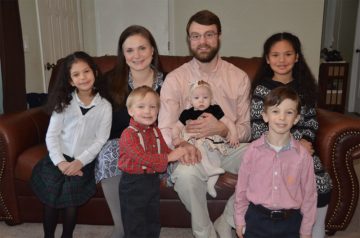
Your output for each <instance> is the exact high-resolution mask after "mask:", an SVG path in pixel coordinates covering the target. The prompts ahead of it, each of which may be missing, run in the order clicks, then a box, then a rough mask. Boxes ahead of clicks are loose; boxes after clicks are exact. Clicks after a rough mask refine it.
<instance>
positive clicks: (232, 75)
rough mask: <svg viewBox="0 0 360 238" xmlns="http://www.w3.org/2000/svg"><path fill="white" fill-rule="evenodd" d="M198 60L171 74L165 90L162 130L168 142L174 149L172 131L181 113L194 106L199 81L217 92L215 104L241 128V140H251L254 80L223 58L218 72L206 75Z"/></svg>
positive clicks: (160, 126) (162, 101)
mask: <svg viewBox="0 0 360 238" xmlns="http://www.w3.org/2000/svg"><path fill="white" fill-rule="evenodd" d="M199 67H200V66H199V63H198V61H197V60H196V59H195V58H194V59H192V60H191V61H190V62H187V63H185V64H183V65H182V66H180V67H179V68H177V69H175V70H174V71H172V72H170V73H169V74H168V75H167V77H166V80H165V81H164V84H163V86H162V89H161V93H160V99H161V107H160V112H159V128H160V129H161V132H162V133H163V136H164V138H165V141H166V143H167V144H168V145H171V130H172V128H173V127H174V126H175V124H176V122H177V121H178V118H179V116H180V113H181V112H182V111H183V110H184V109H188V108H190V107H191V105H190V86H191V85H192V84H193V83H195V82H196V81H198V80H200V79H201V80H204V81H206V82H207V83H209V84H210V86H211V89H212V92H213V103H214V104H218V105H219V106H220V107H221V108H222V110H223V111H224V113H225V116H226V117H227V118H229V119H230V120H231V121H232V122H233V123H234V124H235V125H236V128H237V132H238V135H239V140H240V141H241V142H246V141H248V140H249V139H250V106H249V90H250V80H249V77H248V76H247V74H246V73H245V72H244V71H242V70H241V69H239V68H237V67H236V66H234V65H233V64H230V63H228V62H226V61H224V60H222V59H221V58H220V57H219V58H218V60H217V65H216V67H215V69H214V70H213V71H212V72H210V73H206V72H203V71H201V70H200V68H199Z"/></svg>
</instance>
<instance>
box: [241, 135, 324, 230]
mask: <svg viewBox="0 0 360 238" xmlns="http://www.w3.org/2000/svg"><path fill="white" fill-rule="evenodd" d="M235 195H236V197H235V223H236V225H245V219H244V216H245V213H246V211H247V208H248V205H249V202H250V201H251V202H252V203H254V204H256V205H258V204H260V205H262V206H264V207H267V208H269V209H272V210H279V209H300V211H301V213H302V215H303V219H302V223H301V228H300V233H301V234H304V235H309V234H311V230H312V226H313V224H314V222H315V216H316V202H317V192H316V183H315V175H314V166H313V160H312V158H311V155H310V154H309V153H308V152H307V151H306V149H305V148H304V147H303V146H302V145H301V144H300V143H299V142H298V141H297V140H295V139H294V138H293V137H291V140H290V144H289V145H287V146H285V147H284V148H282V149H281V150H280V151H279V152H276V151H275V150H274V149H272V148H271V147H270V145H269V144H268V143H267V142H266V136H265V135H263V136H262V137H260V138H259V139H257V140H255V141H253V142H252V143H251V144H250V145H249V147H248V149H247V150H246V152H245V155H244V158H243V161H242V163H241V166H240V170H239V173H238V182H237V185H236V192H235Z"/></svg>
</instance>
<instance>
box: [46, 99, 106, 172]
mask: <svg viewBox="0 0 360 238" xmlns="http://www.w3.org/2000/svg"><path fill="white" fill-rule="evenodd" d="M80 106H81V107H84V108H91V107H93V108H92V109H91V110H89V111H88V112H87V113H86V114H85V115H83V114H82V112H81V109H80ZM111 114H112V108H111V105H110V103H109V102H108V101H107V100H106V99H104V98H101V97H100V95H99V94H96V95H95V97H94V98H93V100H92V102H91V103H90V105H88V106H85V105H84V104H83V103H82V102H81V101H80V99H79V98H78V97H77V94H76V93H75V92H74V93H72V100H71V101H70V104H69V105H68V106H67V107H66V108H65V109H64V111H63V112H61V113H57V112H53V113H52V115H51V118H50V123H49V127H48V130H47V133H46V146H47V149H48V151H49V155H50V158H51V160H52V162H53V163H54V165H57V164H58V163H60V162H62V161H66V159H65V158H64V156H63V154H66V155H68V156H70V157H74V158H75V159H78V160H80V162H81V163H82V164H83V166H85V165H87V164H89V163H90V162H91V161H93V160H94V159H95V157H96V155H97V154H98V153H99V151H100V150H101V148H102V146H103V145H104V144H105V142H106V141H107V139H108V138H109V134H110V128H111V117H112V115H111Z"/></svg>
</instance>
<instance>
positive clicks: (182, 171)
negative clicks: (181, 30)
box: [158, 10, 250, 238]
mask: <svg viewBox="0 0 360 238" xmlns="http://www.w3.org/2000/svg"><path fill="white" fill-rule="evenodd" d="M186 31H187V41H188V45H189V49H190V51H191V53H192V55H193V59H192V60H191V61H190V62H188V63H185V64H183V65H182V66H180V67H179V68H177V69H175V70H174V71H172V72H170V73H169V74H168V75H167V77H166V80H165V82H164V84H163V86H162V89H161V94H160V98H161V107H160V113H159V118H158V121H159V128H160V129H161V132H162V134H163V136H164V138H165V140H166V142H167V144H168V145H169V146H171V145H172V138H171V130H172V128H173V127H174V126H175V124H176V122H177V121H178V118H179V116H180V113H181V112H182V111H183V110H184V109H188V108H190V107H191V105H190V96H189V95H190V87H191V85H192V84H194V83H195V82H196V81H198V80H203V81H206V82H207V83H209V84H210V86H211V88H213V103H214V104H218V105H219V106H220V107H221V108H222V109H223V111H224V114H225V116H226V117H228V118H229V119H230V120H232V121H233V123H235V125H236V128H237V133H238V135H239V142H241V144H240V146H238V147H236V148H233V149H232V150H231V151H230V152H229V153H228V154H227V155H226V156H224V155H222V154H221V153H219V152H218V151H210V150H209V151H207V157H208V158H209V159H211V158H215V157H216V158H219V157H220V159H221V168H223V169H224V170H225V171H227V172H230V173H233V174H237V173H238V169H239V165H240V161H241V158H242V155H243V153H244V148H245V145H246V143H245V142H247V141H248V140H249V139H250V106H249V104H250V103H249V90H250V80H249V78H248V76H247V74H246V73H245V72H244V71H242V70H241V69H239V68H237V67H236V66H234V65H233V64H230V63H228V62H226V61H224V60H222V59H221V58H220V57H219V54H218V53H219V49H220V40H221V23H220V20H219V18H218V16H216V15H215V14H214V13H212V12H210V11H208V10H203V11H199V12H197V13H195V14H194V15H193V16H192V17H191V18H190V19H189V21H188V24H187V27H186ZM186 130H187V132H188V133H192V134H195V135H196V138H201V137H206V136H213V135H219V136H222V137H223V138H226V136H227V134H228V129H227V127H226V126H225V125H224V124H223V123H222V122H221V121H219V120H217V119H216V118H215V117H214V116H212V115H211V114H208V113H203V114H202V115H201V117H200V118H199V119H197V120H190V121H188V122H187V123H186ZM179 146H183V147H186V149H188V150H192V152H193V153H192V154H193V155H194V156H186V157H183V158H182V159H181V160H180V164H179V165H178V166H177V167H176V169H175V171H174V172H173V173H172V174H171V180H172V182H173V183H174V189H175V191H176V192H177V193H178V195H179V197H180V199H181V201H182V203H183V204H184V205H185V207H186V209H187V210H188V211H189V212H190V213H191V223H192V231H193V234H194V236H195V237H198V238H209V237H210V238H216V237H217V235H219V236H220V237H222V238H223V237H231V227H230V225H233V223H234V221H233V209H234V208H233V198H234V196H232V197H231V198H230V199H229V201H228V203H227V205H226V207H225V210H224V213H223V215H222V216H220V217H219V218H218V220H217V221H216V222H215V228H214V224H213V223H212V222H211V220H210V217H209V212H208V208H207V200H206V192H207V184H206V181H207V180H208V176H207V174H206V173H205V171H204V168H203V167H202V166H201V163H199V158H198V156H196V155H198V154H199V152H198V150H197V149H196V148H195V147H193V146H192V145H190V144H188V143H187V142H183V143H181V144H180V145H179ZM200 159H201V158H200Z"/></svg>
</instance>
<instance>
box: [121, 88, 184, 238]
mask: <svg viewBox="0 0 360 238" xmlns="http://www.w3.org/2000/svg"><path fill="white" fill-rule="evenodd" d="M126 107H127V109H128V112H129V115H130V116H131V120H130V125H129V127H128V128H127V129H125V130H124V131H123V133H122V134H121V137H120V141H119V144H120V157H119V162H118V166H119V168H120V169H121V170H122V171H123V175H122V178H121V180H120V185H119V195H120V204H121V216H122V218H123V225H124V231H125V237H144V238H151V237H159V236H160V228H161V227H160V215H159V213H160V178H159V173H162V172H164V171H166V168H167V165H168V162H172V161H177V160H178V159H180V158H181V157H182V156H184V155H185V154H186V151H185V149H184V148H182V147H179V148H177V149H175V150H173V151H172V150H171V149H170V148H169V147H168V146H167V145H166V143H165V141H164V139H163V137H162V135H161V132H160V130H159V128H158V127H157V126H156V120H157V116H158V112H159V107H160V98H159V95H158V94H157V92H155V91H154V90H153V89H151V88H150V87H147V86H142V87H138V88H136V89H134V90H133V91H132V92H131V93H130V95H129V96H128V98H127V101H126Z"/></svg>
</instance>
